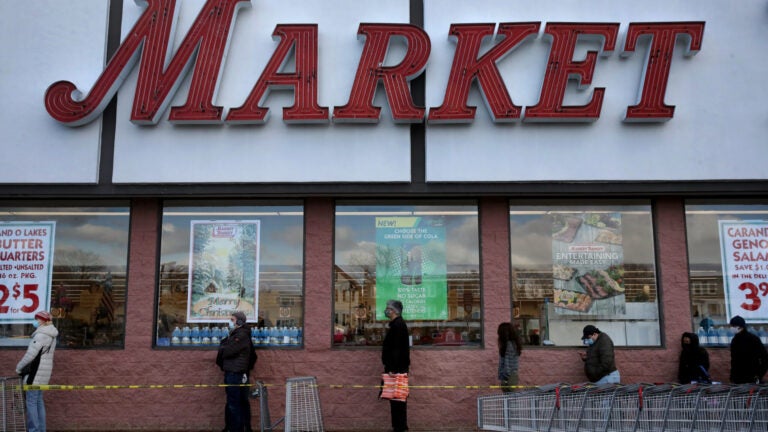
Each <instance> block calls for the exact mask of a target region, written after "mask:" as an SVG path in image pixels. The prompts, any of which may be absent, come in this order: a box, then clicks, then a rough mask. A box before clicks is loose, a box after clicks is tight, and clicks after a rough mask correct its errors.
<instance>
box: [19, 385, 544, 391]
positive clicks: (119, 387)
mask: <svg viewBox="0 0 768 432" xmlns="http://www.w3.org/2000/svg"><path fill="white" fill-rule="evenodd" d="M255 386H256V384H124V385H122V384H109V385H91V384H80V385H77V384H71V385H55V384H47V385H28V384H25V385H24V390H70V391H71V390H137V389H150V390H162V389H202V388H225V387H255ZM263 386H264V387H285V384H263ZM316 387H318V388H323V387H325V388H329V389H379V388H381V385H365V384H317V385H316ZM408 387H409V388H410V389H414V390H415V389H424V390H485V389H488V390H491V389H495V390H498V389H500V388H501V387H502V386H499V385H410V386H408ZM536 387H537V386H505V388H515V389H531V388H536Z"/></svg>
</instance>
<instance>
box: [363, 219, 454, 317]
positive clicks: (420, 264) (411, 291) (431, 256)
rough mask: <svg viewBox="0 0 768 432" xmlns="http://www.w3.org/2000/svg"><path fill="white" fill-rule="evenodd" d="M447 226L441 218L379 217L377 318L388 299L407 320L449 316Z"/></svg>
mask: <svg viewBox="0 0 768 432" xmlns="http://www.w3.org/2000/svg"><path fill="white" fill-rule="evenodd" d="M446 273H447V269H446V261H445V227H444V225H443V220H442V219H441V218H423V217H377V218H376V319H377V320H386V319H387V317H386V316H385V315H384V309H385V308H386V304H387V300H390V299H396V300H400V301H401V302H402V303H403V317H405V319H408V320H444V319H447V318H448V279H447V275H446Z"/></svg>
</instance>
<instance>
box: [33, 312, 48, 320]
mask: <svg viewBox="0 0 768 432" xmlns="http://www.w3.org/2000/svg"><path fill="white" fill-rule="evenodd" d="M35 319H39V320H43V321H50V320H51V314H49V313H48V312H46V311H40V312H38V313H36V314H35Z"/></svg>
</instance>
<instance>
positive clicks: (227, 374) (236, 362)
mask: <svg viewBox="0 0 768 432" xmlns="http://www.w3.org/2000/svg"><path fill="white" fill-rule="evenodd" d="M246 321H247V320H246V318H245V314H244V313H243V312H241V311H236V312H234V313H233V314H232V316H231V317H230V318H229V328H230V332H229V335H228V336H227V337H225V338H224V339H222V341H221V343H220V345H219V354H218V355H219V357H220V359H221V364H220V366H221V369H222V370H223V371H224V384H228V386H227V387H226V390H225V392H226V394H227V405H226V409H225V412H224V421H225V424H226V427H225V428H224V431H223V432H250V431H251V402H250V400H249V399H248V390H249V388H248V387H245V386H242V384H248V379H249V378H248V372H249V371H248V362H249V359H250V355H251V330H250V329H249V328H248V325H247V324H246ZM217 362H218V359H217Z"/></svg>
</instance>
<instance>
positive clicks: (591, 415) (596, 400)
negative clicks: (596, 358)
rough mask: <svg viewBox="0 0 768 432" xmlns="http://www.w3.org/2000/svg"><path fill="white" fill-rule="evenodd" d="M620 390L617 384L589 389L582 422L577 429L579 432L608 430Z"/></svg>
mask: <svg viewBox="0 0 768 432" xmlns="http://www.w3.org/2000/svg"><path fill="white" fill-rule="evenodd" d="M619 388H621V386H619V385H617V384H603V385H599V386H592V387H590V388H588V389H587V395H586V398H585V399H584V408H583V410H582V413H581V421H580V422H579V426H578V429H577V430H578V431H579V432H604V431H607V430H608V424H609V423H608V421H609V419H610V416H611V413H612V410H613V402H614V400H615V398H616V392H617V391H618V389H619Z"/></svg>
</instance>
